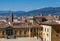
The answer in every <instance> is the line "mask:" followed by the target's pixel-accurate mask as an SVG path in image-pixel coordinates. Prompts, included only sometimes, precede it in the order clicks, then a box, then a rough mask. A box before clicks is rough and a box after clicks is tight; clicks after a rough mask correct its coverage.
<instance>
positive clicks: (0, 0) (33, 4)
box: [0, 0, 60, 11]
mask: <svg viewBox="0 0 60 41" xmlns="http://www.w3.org/2000/svg"><path fill="white" fill-rule="evenodd" d="M44 7H60V0H0V11H1V10H2V11H4V10H12V11H18V10H20V11H29V10H35V9H39V8H44Z"/></svg>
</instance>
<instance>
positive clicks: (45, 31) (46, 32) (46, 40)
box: [42, 25, 52, 41]
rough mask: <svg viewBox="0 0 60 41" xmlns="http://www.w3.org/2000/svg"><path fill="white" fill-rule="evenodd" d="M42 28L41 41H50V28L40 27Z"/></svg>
mask: <svg viewBox="0 0 60 41" xmlns="http://www.w3.org/2000/svg"><path fill="white" fill-rule="evenodd" d="M42 27H43V41H51V28H52V27H51V26H47V25H42Z"/></svg>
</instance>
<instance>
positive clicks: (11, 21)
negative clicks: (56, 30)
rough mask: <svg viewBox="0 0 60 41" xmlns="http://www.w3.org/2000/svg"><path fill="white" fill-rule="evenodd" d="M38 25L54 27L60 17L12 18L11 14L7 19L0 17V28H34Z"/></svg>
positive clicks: (58, 22) (59, 21)
mask: <svg viewBox="0 0 60 41" xmlns="http://www.w3.org/2000/svg"><path fill="white" fill-rule="evenodd" d="M40 24H48V25H55V24H60V16H52V15H48V16H28V17H24V16H20V17H19V16H14V15H13V13H12V14H11V15H10V16H9V17H6V16H5V17H4V16H3V17H0V26H6V25H11V26H34V25H40Z"/></svg>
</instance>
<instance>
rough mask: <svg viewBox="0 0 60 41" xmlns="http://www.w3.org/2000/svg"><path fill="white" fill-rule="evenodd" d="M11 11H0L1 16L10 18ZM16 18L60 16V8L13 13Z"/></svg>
mask: <svg viewBox="0 0 60 41" xmlns="http://www.w3.org/2000/svg"><path fill="white" fill-rule="evenodd" d="M10 12H11V11H0V16H4V15H5V16H6V15H7V16H8V15H9V14H10ZM12 12H13V13H14V15H16V16H36V15H41V14H42V15H48V14H51V15H60V7H45V8H41V9H37V10H31V11H28V12H25V11H12Z"/></svg>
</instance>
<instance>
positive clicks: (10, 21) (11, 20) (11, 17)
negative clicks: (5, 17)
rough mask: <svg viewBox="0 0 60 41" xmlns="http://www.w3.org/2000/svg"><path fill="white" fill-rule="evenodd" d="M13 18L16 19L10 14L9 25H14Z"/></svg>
mask: <svg viewBox="0 0 60 41" xmlns="http://www.w3.org/2000/svg"><path fill="white" fill-rule="evenodd" d="M13 18H14V15H13V12H10V17H9V25H13Z"/></svg>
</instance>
